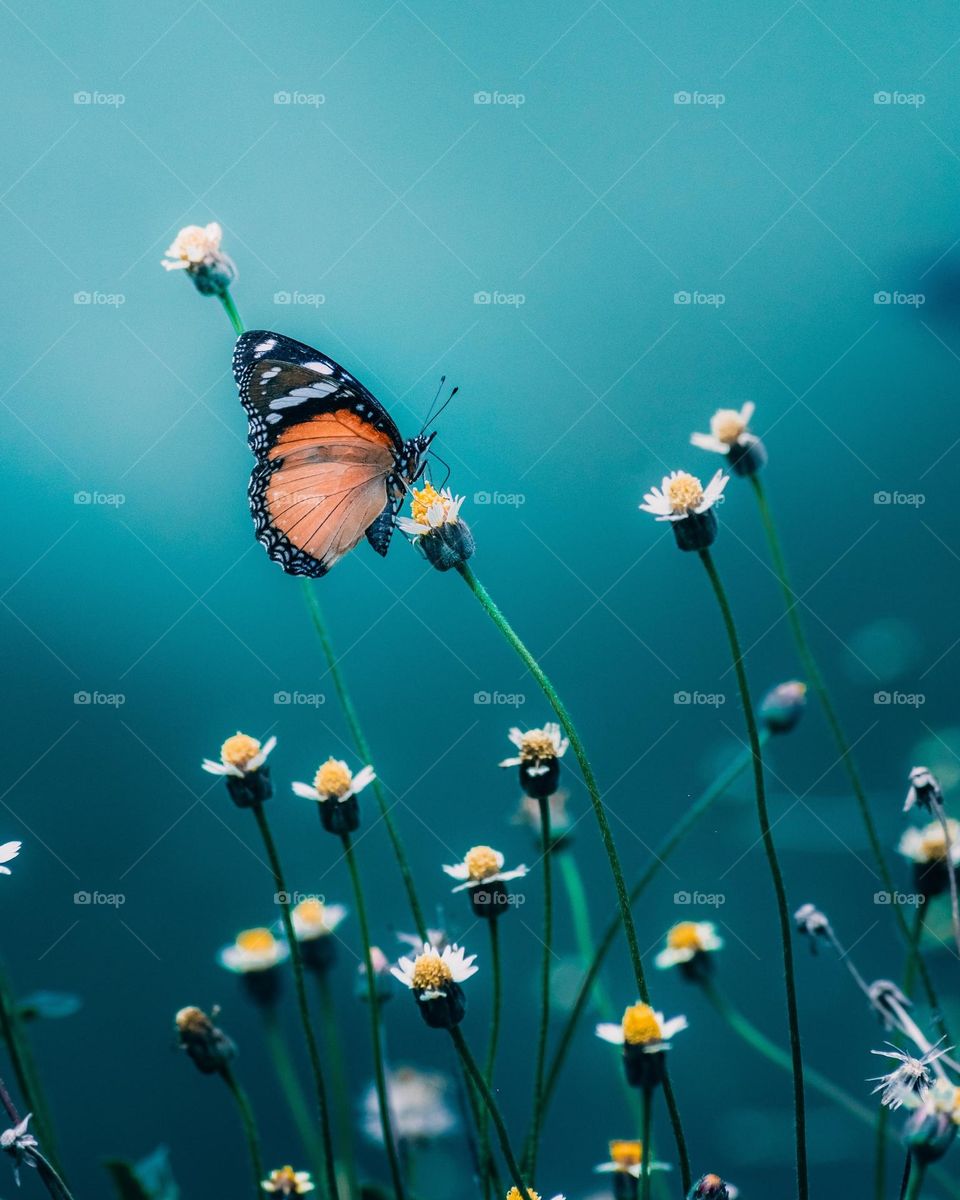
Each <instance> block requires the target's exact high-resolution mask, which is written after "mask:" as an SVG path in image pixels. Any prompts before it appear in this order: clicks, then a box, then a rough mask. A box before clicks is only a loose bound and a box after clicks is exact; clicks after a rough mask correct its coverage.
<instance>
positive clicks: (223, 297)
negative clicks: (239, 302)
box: [219, 288, 243, 337]
mask: <svg viewBox="0 0 960 1200" xmlns="http://www.w3.org/2000/svg"><path fill="white" fill-rule="evenodd" d="M219 298H220V303H221V304H222V305H223V307H224V310H225V312H226V314H227V316H228V317H229V318H230V324H231V325H232V326H233V332H234V333H235V334H236V335H237V337H239V336H240V334H241V333H243V321H241V320H240V314H239V313H238V312H237V306H236V305H235V304H234V302H233V297H232V296H231V295H230V289H229V288H224V289H223V291H222V292H220V293H219Z"/></svg>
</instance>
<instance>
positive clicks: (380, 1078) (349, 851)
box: [341, 833, 406, 1200]
mask: <svg viewBox="0 0 960 1200" xmlns="http://www.w3.org/2000/svg"><path fill="white" fill-rule="evenodd" d="M341 841H342V843H343V853H344V857H345V858H346V860H347V867H348V869H349V871H350V881H351V883H352V884H353V898H354V900H355V902H356V905H357V920H358V921H359V923H360V938H361V940H362V942H363V960H364V962H365V963H366V966H367V1008H368V1009H369V1012H370V1041H371V1043H372V1046H373V1070H374V1079H375V1081H376V1086H377V1101H378V1104H379V1108H380V1126H381V1129H382V1131H383V1144H384V1147H385V1149H386V1151H387V1159H388V1161H389V1163H390V1178H391V1179H392V1181H393V1190H394V1193H395V1194H396V1198H397V1200H404V1198H405V1196H406V1186H405V1184H404V1181H403V1171H402V1170H401V1167H400V1158H399V1155H398V1154H397V1143H396V1141H395V1140H394V1137H393V1121H392V1119H391V1117H390V1097H389V1094H388V1093H387V1074H386V1071H385V1070H384V1068H383V1045H382V1043H381V1041H380V1001H379V999H378V997H377V976H376V973H375V971H374V969H373V955H372V952H371V943H370V926H369V924H368V922H367V906H366V902H365V900H364V896H363V885H362V884H361V882H360V871H359V870H358V868H357V856H356V854H355V853H354V849H353V841H352V839H351V837H350V834H349V833H344V834H343V836H342V838H341Z"/></svg>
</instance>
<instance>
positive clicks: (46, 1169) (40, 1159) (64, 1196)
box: [0, 1079, 73, 1200]
mask: <svg viewBox="0 0 960 1200" xmlns="http://www.w3.org/2000/svg"><path fill="white" fill-rule="evenodd" d="M0 1104H2V1105H3V1107H4V1108H5V1109H6V1110H7V1116H8V1117H9V1118H10V1122H11V1125H12V1126H13V1127H14V1128H16V1126H17V1125H19V1124H20V1114H19V1113H18V1112H17V1106H16V1105H15V1104H14V1102H13V1099H12V1098H11V1096H10V1093H9V1092H8V1091H7V1085H6V1084H5V1083H4V1082H3V1080H2V1079H0ZM28 1153H29V1155H30V1158H31V1159H32V1160H33V1163H34V1166H35V1167H36V1168H37V1174H38V1175H39V1176H40V1179H41V1181H42V1182H43V1186H44V1187H45V1188H46V1189H47V1191H48V1192H49V1193H50V1195H51V1196H52V1197H53V1200H73V1197H72V1196H71V1194H70V1189H69V1188H68V1187H67V1185H66V1184H65V1183H64V1181H63V1179H62V1178H61V1177H60V1175H59V1174H58V1172H57V1170H56V1168H55V1167H54V1166H53V1164H52V1163H51V1162H50V1160H49V1159H48V1158H46V1156H45V1155H44V1154H43V1151H42V1150H41V1149H40V1146H39V1145H37V1146H32V1147H31V1148H30V1150H29V1152H28Z"/></svg>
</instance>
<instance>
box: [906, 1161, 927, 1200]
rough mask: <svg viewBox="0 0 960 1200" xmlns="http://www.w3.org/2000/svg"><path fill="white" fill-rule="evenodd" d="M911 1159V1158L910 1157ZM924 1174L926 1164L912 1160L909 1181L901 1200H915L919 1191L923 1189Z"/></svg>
mask: <svg viewBox="0 0 960 1200" xmlns="http://www.w3.org/2000/svg"><path fill="white" fill-rule="evenodd" d="M911 1158H913V1156H912V1155H911ZM926 1173H927V1167H926V1164H925V1163H922V1162H920V1161H919V1160H918V1159H916V1158H913V1161H912V1165H911V1168H910V1181H909V1183H908V1184H907V1187H906V1190H905V1191H904V1193H903V1200H917V1197H918V1196H919V1195H920V1189H921V1188H922V1187H923V1180H924V1177H925V1176H926Z"/></svg>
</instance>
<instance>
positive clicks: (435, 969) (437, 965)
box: [413, 954, 453, 992]
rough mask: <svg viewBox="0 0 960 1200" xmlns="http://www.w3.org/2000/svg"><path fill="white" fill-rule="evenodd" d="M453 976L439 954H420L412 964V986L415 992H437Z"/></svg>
mask: <svg viewBox="0 0 960 1200" xmlns="http://www.w3.org/2000/svg"><path fill="white" fill-rule="evenodd" d="M452 979H453V975H452V974H451V973H450V968H449V967H448V966H447V964H446V963H445V962H444V961H443V959H442V958H441V957H440V955H439V954H421V955H419V957H418V958H417V959H416V960H415V962H414V964H413V986H414V987H415V988H416V989H417V991H429V992H439V991H442V990H443V988H444V987H445V986H446V984H448V983H450V982H451V981H452Z"/></svg>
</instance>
